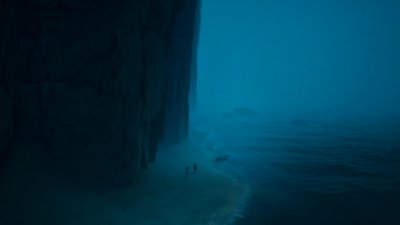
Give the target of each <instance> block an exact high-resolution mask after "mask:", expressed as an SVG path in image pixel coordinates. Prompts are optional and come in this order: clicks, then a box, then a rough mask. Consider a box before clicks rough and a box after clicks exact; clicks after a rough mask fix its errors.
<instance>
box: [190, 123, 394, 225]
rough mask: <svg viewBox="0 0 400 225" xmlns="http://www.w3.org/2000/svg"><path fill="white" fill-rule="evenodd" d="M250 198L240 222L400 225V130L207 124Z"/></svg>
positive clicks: (366, 125) (228, 167) (331, 125)
mask: <svg viewBox="0 0 400 225" xmlns="http://www.w3.org/2000/svg"><path fill="white" fill-rule="evenodd" d="M195 127H196V128H197V129H199V130H203V131H205V132H208V133H209V141H210V142H211V143H214V145H215V146H214V147H215V148H217V149H218V151H220V152H221V154H227V155H229V159H228V160H226V161H225V162H221V163H220V165H218V166H220V167H221V168H223V169H225V170H227V171H231V172H233V173H235V174H237V176H238V177H240V179H242V180H243V182H247V183H248V184H249V185H250V187H251V189H252V195H251V197H250V199H249V202H248V205H247V208H246V209H245V210H244V213H243V215H242V216H243V217H242V218H241V219H239V220H237V222H236V224H238V225H242V224H243V225H244V224H246V225H248V224H252V225H263V224H269V225H286V224H308V225H313V224H316V225H317V224H318V225H330V224H332V225H334V224H335V225H336V224H341V225H344V224H365V225H367V224H371V225H372V224H385V225H386V224H387V225H398V224H400V126H399V125H398V124H397V125H396V124H395V123H391V122H385V123H379V122H365V121H364V122H362V123H352V122H349V121H346V122H326V121H323V122H321V121H319V122H316V121H314V122H313V121H303V122H301V121H300V122H299V121H283V122H282V121H281V122H273V121H256V122H254V121H252V122H249V121H246V120H235V119H232V118H231V119H229V120H224V119H215V120H202V121H201V122H199V123H196V125H195Z"/></svg>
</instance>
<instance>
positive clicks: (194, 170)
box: [193, 163, 197, 173]
mask: <svg viewBox="0 0 400 225" xmlns="http://www.w3.org/2000/svg"><path fill="white" fill-rule="evenodd" d="M196 172H197V163H195V164H193V173H196Z"/></svg>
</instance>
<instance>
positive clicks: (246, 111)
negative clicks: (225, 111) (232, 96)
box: [233, 107, 258, 117]
mask: <svg viewBox="0 0 400 225" xmlns="http://www.w3.org/2000/svg"><path fill="white" fill-rule="evenodd" d="M233 113H234V114H235V115H236V116H246V117H248V116H257V115H258V113H257V112H256V111H255V110H253V109H250V108H247V107H238V108H235V109H234V110H233Z"/></svg>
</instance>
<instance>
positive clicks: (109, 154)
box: [0, 0, 199, 185]
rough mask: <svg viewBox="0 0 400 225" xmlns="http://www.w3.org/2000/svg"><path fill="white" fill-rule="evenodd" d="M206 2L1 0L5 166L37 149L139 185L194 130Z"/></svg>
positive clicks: (85, 172) (75, 167)
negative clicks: (163, 147) (191, 113)
mask: <svg viewBox="0 0 400 225" xmlns="http://www.w3.org/2000/svg"><path fill="white" fill-rule="evenodd" d="M198 6H199V2H198V1H195V0H141V1H137V0H112V1H111V0H97V1H94V0H80V1H79V0H40V1H14V0H0V159H1V164H2V165H5V163H6V162H7V161H9V160H10V159H11V158H12V157H13V155H14V153H15V152H18V151H36V152H37V154H38V155H41V156H43V157H42V158H46V160H48V161H51V162H52V164H53V165H54V166H55V167H56V168H57V169H60V170H61V171H64V172H66V173H67V174H69V175H71V177H72V178H73V179H75V180H80V181H84V182H86V183H88V184H91V185H94V184H106V185H120V184H126V183H131V182H132V181H133V179H134V177H135V175H137V173H138V172H139V171H140V169H141V168H145V167H146V166H147V165H148V163H149V162H150V161H152V160H154V159H155V154H156V149H157V145H158V143H159V141H160V140H161V139H164V141H166V142H169V143H177V142H179V141H181V140H182V139H184V138H185V137H186V136H187V132H188V128H187V127H188V108H189V103H188V101H189V100H188V99H189V89H190V80H191V79H192V78H191V77H193V75H192V74H194V73H193V72H192V65H195V64H194V63H193V59H194V58H193V55H194V54H196V51H195V47H196V44H195V35H197V32H196V28H198V26H196V24H197V22H198V21H196V20H197V19H198V16H197V15H198V14H197V13H198V11H199V7H198ZM163 137H164V138H163ZM28 142H29V143H33V144H30V146H27V145H26V144H24V143H28Z"/></svg>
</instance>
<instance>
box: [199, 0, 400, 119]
mask: <svg viewBox="0 0 400 225" xmlns="http://www.w3.org/2000/svg"><path fill="white" fill-rule="evenodd" d="M198 63H199V81H198V91H199V99H198V108H199V111H200V112H208V111H216V112H223V111H231V110H232V109H233V108H234V107H237V106H248V107H251V108H254V109H256V110H259V111H263V112H266V113H269V114H285V115H286V114H287V115H292V114H293V115H297V114H298V115H303V114H304V115H308V116H322V115H328V114H330V115H350V116H362V115H364V116H365V115H373V116H376V115H386V114H388V115H389V114H395V113H396V112H397V113H398V112H400V1H396V0H391V1H389V0H354V1H350V0H324V1H321V0H298V1H295V0H246V1H243V0H203V3H202V21H201V31H200V44H199V56H198Z"/></svg>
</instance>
